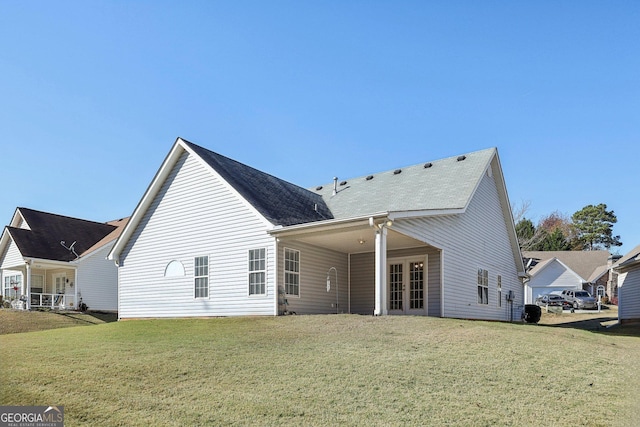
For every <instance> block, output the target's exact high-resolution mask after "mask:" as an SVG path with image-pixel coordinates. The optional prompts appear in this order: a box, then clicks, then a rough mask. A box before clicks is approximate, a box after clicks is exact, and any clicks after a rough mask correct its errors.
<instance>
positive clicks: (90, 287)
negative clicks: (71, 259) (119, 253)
mask: <svg viewBox="0 0 640 427" xmlns="http://www.w3.org/2000/svg"><path fill="white" fill-rule="evenodd" d="M114 243H115V242H112V243H109V244H107V245H105V246H103V247H101V248H99V249H97V250H96V251H95V252H93V253H91V254H89V255H87V256H85V257H83V258H81V259H80V260H78V269H77V273H76V274H77V276H76V277H77V283H75V286H76V287H77V292H78V301H79V299H80V298H82V302H83V303H85V304H86V305H87V306H89V309H90V310H104V311H117V310H118V268H117V267H116V265H115V263H114V262H113V261H110V260H108V259H107V255H108V254H109V251H110V250H111V248H112V247H113V244H114ZM70 274H73V273H70ZM72 277H73V276H71V278H72ZM70 291H71V292H73V290H70Z"/></svg>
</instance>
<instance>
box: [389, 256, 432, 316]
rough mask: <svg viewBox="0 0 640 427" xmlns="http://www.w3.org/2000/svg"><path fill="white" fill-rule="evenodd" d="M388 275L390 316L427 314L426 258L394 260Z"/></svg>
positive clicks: (391, 262)
mask: <svg viewBox="0 0 640 427" xmlns="http://www.w3.org/2000/svg"><path fill="white" fill-rule="evenodd" d="M387 274H388V277H387V286H388V289H389V293H388V298H389V299H388V301H389V314H423V315H424V314H427V258H426V256H421V257H413V258H405V259H392V260H390V262H389V265H388V266H387Z"/></svg>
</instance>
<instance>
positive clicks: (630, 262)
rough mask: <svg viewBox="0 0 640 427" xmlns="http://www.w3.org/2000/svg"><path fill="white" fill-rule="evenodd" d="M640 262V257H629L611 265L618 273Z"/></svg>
mask: <svg viewBox="0 0 640 427" xmlns="http://www.w3.org/2000/svg"><path fill="white" fill-rule="evenodd" d="M636 257H638V255H636ZM638 264H640V257H638V258H635V259H634V258H630V259H628V260H626V261H625V262H623V263H622V264H618V265H615V266H613V267H612V268H613V270H615V271H617V272H618V273H622V272H624V271H625V270H628V269H630V268H633V267H635V266H636V265H638Z"/></svg>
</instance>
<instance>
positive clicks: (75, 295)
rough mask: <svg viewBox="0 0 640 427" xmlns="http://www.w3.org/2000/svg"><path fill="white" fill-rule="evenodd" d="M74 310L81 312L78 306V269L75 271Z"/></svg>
mask: <svg viewBox="0 0 640 427" xmlns="http://www.w3.org/2000/svg"><path fill="white" fill-rule="evenodd" d="M73 310H76V311H78V310H80V305H79V304H78V267H76V269H75V270H73Z"/></svg>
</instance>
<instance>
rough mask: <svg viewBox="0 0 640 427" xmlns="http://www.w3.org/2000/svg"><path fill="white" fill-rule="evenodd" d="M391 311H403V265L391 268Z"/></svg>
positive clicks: (394, 265) (391, 266) (395, 265)
mask: <svg viewBox="0 0 640 427" xmlns="http://www.w3.org/2000/svg"><path fill="white" fill-rule="evenodd" d="M389 291H390V295H389V310H402V264H391V265H390V266H389Z"/></svg>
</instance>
